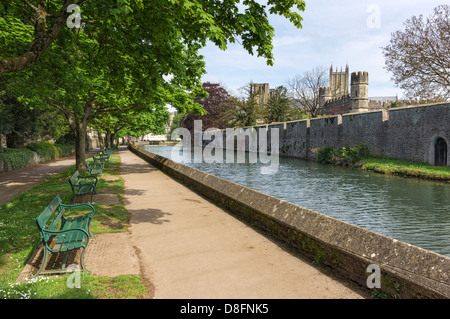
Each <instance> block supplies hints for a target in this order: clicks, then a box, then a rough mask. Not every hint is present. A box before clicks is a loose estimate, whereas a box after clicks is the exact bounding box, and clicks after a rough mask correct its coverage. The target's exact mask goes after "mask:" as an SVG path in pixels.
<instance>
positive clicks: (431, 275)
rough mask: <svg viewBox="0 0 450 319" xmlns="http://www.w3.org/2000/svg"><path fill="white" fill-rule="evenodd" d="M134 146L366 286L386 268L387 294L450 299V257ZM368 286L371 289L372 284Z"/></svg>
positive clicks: (175, 175) (384, 286) (143, 155)
mask: <svg viewBox="0 0 450 319" xmlns="http://www.w3.org/2000/svg"><path fill="white" fill-rule="evenodd" d="M130 150H131V151H132V152H133V153H135V154H136V155H138V156H139V157H141V158H143V159H144V160H146V161H147V162H149V163H150V164H152V165H154V166H155V167H157V168H159V169H160V170H161V171H163V172H164V173H166V174H167V175H169V176H171V177H173V178H175V179H176V180H178V181H180V182H182V183H184V184H185V185H186V186H188V187H190V188H191V189H193V190H195V191H196V192H198V193H200V194H201V195H203V196H205V197H207V198H208V199H210V200H211V201H213V202H215V203H217V204H219V205H221V206H222V207H225V208H226V209H227V210H228V211H230V212H231V213H233V214H234V215H236V216H237V217H239V218H240V219H243V220H245V221H247V222H248V223H250V224H251V225H254V226H256V227H258V228H259V229H261V230H264V231H265V232H267V233H268V234H269V235H270V236H272V237H273V238H275V239H277V240H281V241H283V242H285V243H287V244H289V245H290V246H291V247H292V248H294V249H296V250H297V251H298V252H300V253H301V254H303V255H304V256H306V257H308V258H310V259H311V260H313V261H315V262H316V263H321V264H323V265H325V266H329V267H331V268H333V269H334V270H336V271H337V272H338V273H339V274H340V275H342V276H343V277H344V278H347V279H348V280H352V281H354V282H357V283H358V284H360V285H361V286H362V287H366V288H367V278H368V276H369V275H370V273H367V272H366V271H367V267H368V266H369V265H371V264H376V265H378V266H379V267H380V270H381V288H380V290H381V291H382V292H383V293H386V294H388V295H390V296H393V297H398V298H449V297H450V281H449V270H450V258H447V257H445V256H442V255H439V254H436V253H434V252H430V251H427V250H424V249H422V248H419V247H416V246H413V245H410V244H407V243H404V242H401V241H398V240H394V239H392V238H389V237H387V236H383V235H380V234H377V233H374V232H371V231H368V230H366V229H363V228H360V227H357V226H354V225H351V224H348V223H345V222H343V221H340V220H337V219H334V218H331V217H328V216H326V215H323V214H320V213H317V212H314V211H312V210H309V209H306V208H303V207H300V206H298V205H294V204H292V203H289V202H286V201H283V200H280V199H277V198H274V197H272V196H268V195H266V194H263V193H260V192H258V191H255V190H253V189H250V188H247V187H244V186H242V185H238V184H236V183H233V182H230V181H228V180H225V179H222V178H218V177H215V176H213V175H210V174H207V173H205V172H202V171H199V170H197V169H194V168H192V167H189V166H186V165H183V164H180V163H175V162H173V161H172V160H169V159H167V158H165V157H162V156H159V155H156V154H153V153H151V152H148V151H145V150H142V149H138V148H136V147H133V146H130ZM367 289H368V288H367Z"/></svg>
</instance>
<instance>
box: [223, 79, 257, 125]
mask: <svg viewBox="0 0 450 319" xmlns="http://www.w3.org/2000/svg"><path fill="white" fill-rule="evenodd" d="M241 91H242V92H243V96H242V97H233V98H232V99H231V101H230V108H229V109H228V111H227V112H226V114H225V119H226V120H227V126H231V127H247V126H254V125H256V124H257V123H258V121H262V120H263V119H264V109H263V108H262V106H261V105H259V102H258V101H259V99H258V92H256V91H257V90H256V89H255V86H254V85H253V83H252V82H250V83H249V84H248V85H246V86H244V87H242V88H241Z"/></svg>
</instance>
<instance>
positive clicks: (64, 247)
mask: <svg viewBox="0 0 450 319" xmlns="http://www.w3.org/2000/svg"><path fill="white" fill-rule="evenodd" d="M80 208H84V210H87V211H88V213H85V214H83V215H78V216H75V217H66V216H65V215H64V213H65V212H66V210H75V209H80ZM93 216H94V207H92V205H90V204H88V203H85V204H77V205H65V204H63V203H62V200H61V197H60V196H59V195H57V196H56V197H55V198H54V199H53V200H52V202H51V203H50V204H49V205H48V206H47V207H46V208H45V209H44V210H43V211H42V212H41V214H40V215H39V216H38V217H37V218H36V224H37V227H38V230H39V234H40V236H41V241H42V246H43V251H44V256H43V259H42V264H41V266H40V268H39V269H38V271H37V273H36V274H35V275H33V277H37V276H39V275H42V274H50V273H52V274H53V273H64V272H68V270H67V268H66V262H67V254H68V252H70V251H72V250H75V249H82V252H81V255H80V267H81V269H82V270H84V271H87V272H89V270H87V269H86V267H85V265H84V252H85V250H86V247H87V245H88V243H89V238H90V237H93V236H92V234H91V221H92V218H93ZM58 253H64V259H63V262H62V266H61V268H59V269H52V270H46V267H47V264H48V261H49V257H50V256H51V255H52V254H58Z"/></svg>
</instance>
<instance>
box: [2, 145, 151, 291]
mask: <svg viewBox="0 0 450 319" xmlns="http://www.w3.org/2000/svg"><path fill="white" fill-rule="evenodd" d="M74 172H75V166H72V167H70V168H68V169H67V170H65V171H63V172H62V173H60V174H58V175H54V176H51V177H49V178H47V180H46V181H45V182H43V183H41V184H39V185H36V186H35V187H34V188H32V189H31V190H30V191H28V192H25V193H22V194H20V195H18V196H16V197H14V199H13V200H11V201H10V202H9V203H6V204H4V205H1V206H0V298H7V299H20V298H23V299H34V298H36V299H50V298H59V299H61V298H62V299H98V298H103V299H108V298H120V299H126V298H133V299H136V298H142V297H144V296H145V295H146V293H147V291H146V288H145V286H144V285H143V283H142V281H141V278H140V277H139V276H118V277H115V278H103V277H96V276H93V275H90V274H84V273H81V278H80V279H81V285H80V288H70V287H69V285H68V284H67V283H68V279H69V276H71V275H72V274H66V275H52V276H46V275H44V276H41V277H38V278H36V279H35V280H29V281H28V282H25V283H19V284H15V283H14V282H15V281H16V279H17V277H18V276H19V274H20V272H21V270H22V269H23V267H24V266H25V264H26V263H27V261H28V259H29V258H30V257H31V255H32V253H33V252H34V250H35V249H36V247H37V246H38V244H39V243H40V238H39V233H38V230H37V226H36V222H35V219H36V217H37V216H38V215H39V214H40V213H41V212H42V210H43V209H44V208H45V207H46V206H47V205H48V204H49V203H50V202H51V200H52V199H53V198H54V197H55V196H56V195H58V194H59V195H60V196H61V198H62V200H63V203H65V204H71V198H72V193H71V190H70V186H69V183H68V179H69V178H70V176H72V174H73V173H74ZM107 176H108V177H113V178H107ZM103 177H104V178H103ZM123 188H124V183H123V179H122V178H121V177H120V158H119V155H118V154H117V153H113V154H112V156H111V159H110V163H108V164H106V167H105V170H104V174H103V175H102V176H101V177H100V178H99V181H98V184H97V193H100V194H101V193H115V194H118V196H119V203H114V204H105V205H101V204H97V203H94V204H93V206H94V208H95V214H94V219H93V221H92V224H91V230H92V232H93V234H94V235H95V234H100V233H107V232H120V231H126V226H127V215H128V213H127V211H126V209H125V207H124V205H123Z"/></svg>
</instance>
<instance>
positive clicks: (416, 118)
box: [264, 103, 450, 165]
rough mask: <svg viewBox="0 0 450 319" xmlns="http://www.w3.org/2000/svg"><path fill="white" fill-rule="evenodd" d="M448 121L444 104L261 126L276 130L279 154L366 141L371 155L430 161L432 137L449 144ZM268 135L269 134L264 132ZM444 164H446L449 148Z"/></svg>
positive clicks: (449, 111) (300, 154)
mask: <svg viewBox="0 0 450 319" xmlns="http://www.w3.org/2000/svg"><path fill="white" fill-rule="evenodd" d="M449 123H450V103H440V104H432V105H424V106H414V107H402V108H394V109H390V110H380V111H372V112H365V113H349V114H343V115H335V116H326V117H321V118H314V119H311V120H301V121H294V122H286V123H277V124H274V125H268V126H267V127H268V128H269V131H270V128H278V129H279V136H280V140H279V145H280V156H287V157H296V158H305V159H316V158H317V150H318V148H320V147H325V146H333V147H337V148H340V147H344V146H347V147H354V146H356V145H358V144H361V143H367V144H368V146H369V152H370V155H372V156H379V157H389V158H395V159H401V160H410V161H415V162H425V163H429V164H434V144H435V142H436V140H437V139H438V138H439V137H440V138H443V139H444V140H445V141H446V142H447V145H448V147H450V125H449ZM264 127H266V126H264ZM268 136H269V138H270V134H268ZM269 141H270V140H269ZM447 165H450V151H448V152H447Z"/></svg>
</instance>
